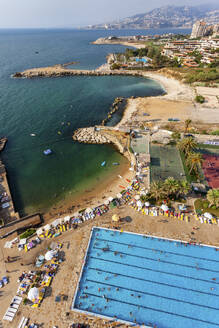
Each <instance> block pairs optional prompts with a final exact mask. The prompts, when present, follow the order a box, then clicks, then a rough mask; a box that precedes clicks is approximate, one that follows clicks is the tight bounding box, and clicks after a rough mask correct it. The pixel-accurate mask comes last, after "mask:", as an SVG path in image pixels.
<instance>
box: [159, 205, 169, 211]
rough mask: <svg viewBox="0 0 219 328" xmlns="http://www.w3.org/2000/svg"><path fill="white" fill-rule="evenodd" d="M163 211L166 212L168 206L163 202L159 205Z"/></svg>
mask: <svg viewBox="0 0 219 328" xmlns="http://www.w3.org/2000/svg"><path fill="white" fill-rule="evenodd" d="M160 208H161V209H162V210H163V211H164V212H167V211H168V210H169V207H168V206H167V205H165V204H163V205H161V207H160Z"/></svg>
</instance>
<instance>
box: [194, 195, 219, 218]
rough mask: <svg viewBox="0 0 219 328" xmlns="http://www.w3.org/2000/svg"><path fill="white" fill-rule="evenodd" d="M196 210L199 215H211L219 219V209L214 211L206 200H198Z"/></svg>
mask: <svg viewBox="0 0 219 328" xmlns="http://www.w3.org/2000/svg"><path fill="white" fill-rule="evenodd" d="M194 205H195V209H196V212H198V213H205V212H208V213H211V214H212V215H213V216H216V217H219V208H218V209H213V208H211V207H208V206H209V202H208V201H207V200H206V199H204V200H203V199H196V201H195V203H194Z"/></svg>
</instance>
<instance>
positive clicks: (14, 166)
mask: <svg viewBox="0 0 219 328" xmlns="http://www.w3.org/2000/svg"><path fill="white" fill-rule="evenodd" d="M101 32H102V34H101ZM120 32H121V31H120ZM104 33H106V32H105V31H104ZM135 33H136V31H135ZM127 34H128V32H127ZM101 35H103V31H96V34H95V33H94V31H92V32H91V33H90V32H89V31H81V32H78V31H71V30H67V31H65V30H57V31H56V30H51V31H49V30H48V31H47V30H38V31H37V30H32V31H31V30H30V31H27V30H25V31H22V30H17V31H14V32H13V31H12V30H11V31H7V30H2V31H0V59H1V60H0V111H1V116H0V131H1V135H5V136H7V137H8V139H9V141H8V144H7V147H6V149H5V150H4V152H3V153H2V156H1V157H2V159H3V161H4V163H5V164H6V168H7V171H8V176H9V184H10V188H11V191H12V196H13V200H14V203H15V208H16V210H18V211H19V213H20V214H21V215H25V214H30V213H33V212H35V211H47V210H48V209H49V208H50V207H52V206H53V205H54V204H55V203H57V202H60V201H61V200H62V199H66V198H69V197H72V199H73V198H74V196H76V195H77V194H78V193H82V192H84V191H86V190H87V189H88V188H90V187H91V186H92V184H97V181H100V183H101V179H107V176H109V175H111V174H118V167H114V166H113V165H112V163H113V162H119V163H120V165H121V166H122V165H125V164H127V161H126V159H125V158H123V157H122V156H121V155H120V154H119V153H118V152H117V151H116V150H115V149H114V148H113V147H111V146H106V145H83V144H79V143H76V142H73V140H72V134H73V132H74V130H75V129H77V128H79V127H85V126H91V125H94V124H100V123H101V121H102V120H103V119H104V118H105V117H106V115H107V113H108V111H109V108H110V106H111V105H112V103H113V101H114V99H115V97H130V96H156V95H159V94H162V93H163V89H162V87H161V86H159V85H158V84H157V83H156V82H154V81H152V80H149V79H144V78H140V77H121V76H113V77H112V76H106V77H68V78H67V77H63V78H55V79H52V78H50V79H33V80H25V79H23V80H21V79H12V78H10V75H11V74H12V73H14V72H16V71H22V70H24V69H26V68H30V67H40V66H48V65H53V64H57V63H65V62H70V61H73V60H75V61H79V62H80V63H79V64H77V65H76V66H75V68H90V69H92V68H96V67H97V66H99V65H101V64H103V63H104V61H105V56H106V55H107V53H109V52H113V51H122V49H124V48H125V47H122V46H110V45H109V46H101V45H100V46H96V45H91V44H90V42H91V41H93V40H95V39H97V38H98V37H100V36H101ZM36 52H39V54H36ZM121 114H122V113H121ZM121 114H120V115H117V117H116V119H115V120H114V122H113V123H114V124H115V123H117V122H118V121H119V120H120V118H121ZM31 134H35V136H31ZM47 148H50V149H51V150H52V152H53V153H52V154H51V155H50V156H45V155H43V150H45V149H47ZM102 161H106V162H107V165H106V167H105V168H102V167H101V162H102Z"/></svg>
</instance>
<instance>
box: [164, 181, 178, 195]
mask: <svg viewBox="0 0 219 328" xmlns="http://www.w3.org/2000/svg"><path fill="white" fill-rule="evenodd" d="M164 188H165V190H166V194H167V196H168V197H169V196H170V195H175V194H176V193H177V191H178V190H179V181H177V180H175V179H174V178H173V177H169V178H167V179H166V180H165V181H164Z"/></svg>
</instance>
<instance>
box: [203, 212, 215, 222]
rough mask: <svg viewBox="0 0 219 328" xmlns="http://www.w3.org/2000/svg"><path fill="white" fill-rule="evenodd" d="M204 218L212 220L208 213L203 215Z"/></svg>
mask: <svg viewBox="0 0 219 328" xmlns="http://www.w3.org/2000/svg"><path fill="white" fill-rule="evenodd" d="M204 217H205V218H206V219H210V220H211V219H212V218H213V216H212V215H211V214H210V213H208V212H206V213H204Z"/></svg>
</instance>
